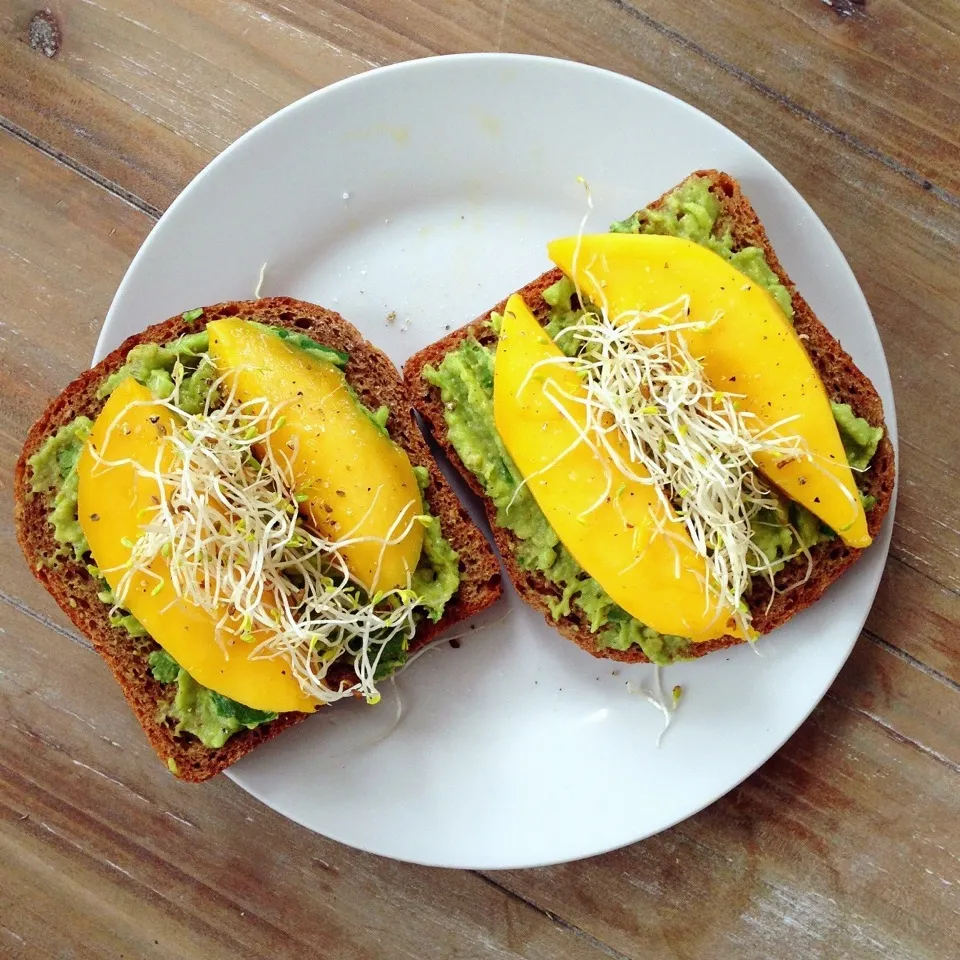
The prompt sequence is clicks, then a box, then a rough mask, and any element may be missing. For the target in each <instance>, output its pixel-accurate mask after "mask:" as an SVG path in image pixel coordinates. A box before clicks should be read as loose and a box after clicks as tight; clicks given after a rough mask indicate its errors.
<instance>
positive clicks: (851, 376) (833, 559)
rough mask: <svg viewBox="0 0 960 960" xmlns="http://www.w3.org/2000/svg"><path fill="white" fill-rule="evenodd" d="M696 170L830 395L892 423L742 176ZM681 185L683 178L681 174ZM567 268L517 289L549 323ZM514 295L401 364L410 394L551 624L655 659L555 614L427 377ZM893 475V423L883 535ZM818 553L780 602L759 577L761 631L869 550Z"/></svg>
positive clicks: (583, 641) (874, 491)
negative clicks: (780, 255)
mask: <svg viewBox="0 0 960 960" xmlns="http://www.w3.org/2000/svg"><path fill="white" fill-rule="evenodd" d="M694 177H701V178H705V179H708V180H709V181H710V190H711V192H713V193H714V194H715V195H716V197H717V198H718V199H719V200H720V215H719V218H718V226H719V229H720V231H721V232H722V231H724V230H726V229H727V228H729V230H730V232H731V235H732V237H733V246H734V249H741V248H743V247H748V246H753V247H759V248H760V249H761V250H763V253H764V257H765V259H766V261H767V263H768V264H769V266H770V268H771V270H773V272H774V273H775V274H776V275H777V277H778V278H779V280H780V282H781V283H782V284H783V285H784V287H785V288H786V289H787V290H788V291H789V293H790V296H791V299H792V301H793V309H794V328H795V329H796V331H797V332H798V333H799V334H800V335H801V337H803V339H804V342H805V345H806V348H807V352H808V353H809V355H810V357H811V359H812V360H813V363H814V365H815V366H816V368H817V371H818V372H819V374H820V377H821V379H822V380H823V382H824V385H825V386H826V389H827V393H828V394H829V395H830V398H831V400H833V401H835V402H838V403H849V404H850V406H851V407H852V408H853V411H854V412H855V413H856V414H857V416H860V417H863V418H865V419H866V420H867V421H868V422H869V423H870V424H871V425H872V426H884V419H883V404H882V402H881V400H880V397H879V395H878V394H877V391H876V389H875V388H874V386H873V384H872V383H871V382H870V380H869V379H868V378H867V377H866V376H865V375H864V374H863V373H862V372H861V371H860V369H859V368H858V367H857V366H856V364H855V363H854V362H853V360H852V359H851V357H850V355H849V354H848V353H847V352H846V351H845V350H844V349H843V348H842V347H841V346H840V343H839V342H838V341H837V340H836V338H835V337H833V335H832V334H831V333H830V332H829V330H827V328H826V327H825V326H824V325H823V324H822V323H821V322H820V320H818V319H817V317H816V315H815V314H814V312H813V310H812V309H811V308H810V305H809V304H808V303H807V301H806V300H804V299H803V297H802V296H801V294H800V292H799V291H798V290H797V288H796V286H795V285H794V283H793V282H792V281H791V280H790V278H789V277H788V276H787V274H786V272H785V271H784V269H783V267H782V265H781V264H780V261H779V259H777V255H776V253H775V252H774V250H773V247H772V246H771V245H770V240H769V238H768V237H767V234H766V231H765V230H764V228H763V224H762V223H761V222H760V218H759V217H758V216H757V213H756V211H755V210H754V209H753V207H752V206H751V204H750V202H749V200H747V198H746V197H745V196H744V194H743V192H742V190H741V189H740V185H739V184H738V183H737V181H736V180H735V179H734V178H733V177H731V176H729V175H728V174H726V173H722V172H721V171H719V170H698V171H696V172H695V173H692V174H691V175H690V177H688V178H686V179H685V180H684V181H683V183H686V182H687V180H689V179H692V178H694ZM678 186H682V183H681V184H678ZM676 189H677V187H674V188H672V189H671V190H668V191H667V192H666V193H665V194H664V195H663V196H661V197H660V198H659V199H658V200H657V201H656V202H654V203H652V204H650V206H651V207H652V208H654V209H656V208H658V207H660V206H662V205H663V203H664V202H665V200H666V198H667V197H668V196H669V195H670V194H671V193H673V191H674V190H676ZM562 276H563V274H562V272H561V271H560V270H559V269H556V268H555V269H553V270H548V271H547V272H546V273H544V274H542V275H541V276H539V277H537V279H536V280H534V281H532V282H531V283H528V284H527V285H526V286H525V287H522V288H521V289H520V290H518V291H517V292H518V293H519V294H520V295H521V296H522V297H523V299H524V301H525V302H526V304H527V306H529V307H530V309H531V310H532V311H533V313H534V316H535V317H536V318H537V320H538V321H539V322H540V323H541V324H545V323H546V322H547V321H548V319H549V312H550V311H549V306H548V305H547V304H546V302H545V301H544V299H543V296H542V294H543V291H544V290H545V289H546V288H547V287H549V286H551V285H552V284H553V283H555V282H556V281H557V280H559V279H560V278H561V277H562ZM507 299H509V298H504V299H503V300H501V301H500V303H498V304H497V305H496V306H494V307H492V308H491V309H490V310H488V311H487V312H486V313H484V314H482V315H481V316H479V317H477V318H476V320H473V321H471V322H470V323H468V324H466V325H465V326H463V327H461V328H459V329H457V330H454V331H453V332H452V333H450V334H448V335H447V336H445V337H444V338H443V339H441V340H438V341H436V342H435V343H432V344H430V345H429V346H427V347H425V348H424V349H423V350H421V351H420V352H419V353H416V354H414V355H413V356H412V357H411V358H410V359H409V360H408V361H407V362H406V364H405V365H404V368H403V374H404V379H405V380H406V382H407V388H408V391H409V394H410V396H411V398H412V399H413V402H414V405H415V406H416V408H417V410H418V411H419V413H420V414H421V415H422V416H423V418H424V419H425V420H426V421H427V423H428V424H429V426H430V429H431V431H432V433H433V435H434V438H435V439H436V441H437V443H438V444H439V445H440V447H441V448H442V449H443V452H444V454H446V456H447V457H448V459H449V460H450V462H451V463H452V464H453V465H454V467H455V468H456V469H457V471H458V472H459V473H460V475H461V476H462V477H463V478H464V480H465V481H466V483H467V484H468V485H469V486H470V488H471V489H472V490H473V492H474V493H476V494H477V496H478V497H480V499H481V501H482V502H483V505H484V509H485V510H486V514H487V519H488V520H489V523H490V527H491V530H492V531H493V536H494V539H495V541H496V544H497V547H498V549H499V551H500V556H501V558H502V560H503V563H504V566H505V567H506V570H507V573H508V574H509V576H510V579H511V580H512V581H513V584H514V586H515V587H516V589H517V592H518V593H519V594H520V596H521V597H522V598H523V599H524V600H525V601H526V602H527V603H529V604H530V605H531V606H532V607H534V608H535V609H536V610H539V611H540V613H542V614H543V617H544V620H546V622H547V624H548V625H549V626H552V627H554V628H556V629H557V630H559V631H560V633H561V634H563V636H565V637H566V638H567V639H569V640H572V641H573V642H574V643H576V644H577V645H578V646H580V647H582V648H583V649H584V650H586V651H587V652H588V653H590V654H592V655H593V656H595V657H601V658H604V659H608V660H619V661H622V662H625V663H648V662H649V658H648V657H647V656H646V654H644V653H643V651H641V650H640V648H639V647H631V648H630V649H629V650H610V649H606V648H603V649H600V648H598V647H597V644H596V634H594V633H592V632H591V631H590V626H589V621H588V619H587V617H586V616H585V615H584V614H583V612H582V611H580V610H578V609H575V608H573V607H571V612H570V614H569V615H567V616H564V617H561V618H560V619H558V620H557V619H554V617H553V615H552V614H551V612H550V606H549V601H552V600H554V599H556V598H558V597H559V596H560V591H559V590H558V588H557V587H556V585H555V584H552V583H551V582H550V581H549V580H547V578H546V577H544V576H543V575H542V574H540V573H539V572H537V571H531V570H524V569H523V568H522V567H520V565H519V564H518V563H517V560H516V546H517V543H518V540H517V538H516V537H515V536H514V535H513V534H512V533H511V532H510V531H509V530H506V529H505V528H503V527H498V526H497V523H496V510H495V508H494V506H493V504H492V503H491V502H490V500H489V499H488V498H487V497H486V496H485V495H484V492H483V490H482V488H481V487H480V485H479V483H478V482H477V480H476V478H475V477H474V476H473V474H472V473H471V472H470V471H469V470H468V469H467V468H466V467H465V466H464V464H463V461H462V460H461V459H460V457H459V456H458V455H457V452H456V450H454V449H453V447H452V446H451V444H450V443H449V441H448V439H447V432H446V423H445V420H444V416H443V403H442V401H441V399H440V391H439V390H438V389H437V388H436V387H434V386H433V385H432V384H430V383H428V382H427V380H425V379H424V377H423V368H424V367H425V366H426V365H427V364H431V365H433V366H437V365H438V364H439V363H440V362H441V361H442V360H443V357H444V356H445V355H446V354H447V353H449V352H450V351H451V350H455V349H456V348H457V347H458V346H459V345H460V344H461V343H462V342H463V341H464V340H465V339H467V338H468V337H471V336H473V337H476V339H477V340H478V341H479V342H480V343H482V344H485V345H492V344H493V343H496V340H497V336H496V334H495V333H494V332H493V331H492V330H491V329H490V327H489V326H488V325H487V321H488V320H489V318H490V314H491V313H494V312H496V313H500V314H502V313H503V311H504V309H505V308H506V303H507ZM894 478H895V464H894V452H893V445H892V444H891V442H890V439H889V437H888V436H887V432H886V430H884V436H883V439H882V440H881V441H880V444H879V446H878V448H877V452H876V454H875V456H874V458H873V461H872V464H871V468H870V470H869V471H868V472H867V473H866V474H865V475H864V476H863V478H862V481H861V484H862V485H861V489H862V490H863V492H864V493H866V494H870V495H872V496H874V497H876V500H877V502H876V505H875V506H874V508H873V509H872V510H871V511H870V512H869V513H868V514H867V526H868V528H869V531H870V535H871V536H874V537H875V536H876V535H877V532H878V531H879V529H880V525H881V523H882V522H883V518H884V516H886V513H887V510H888V509H889V508H890V503H891V501H892V499H893V490H894ZM811 553H812V557H813V574H812V576H811V577H810V579H808V580H807V581H806V582H805V583H801V581H802V580H803V578H804V576H805V574H806V570H807V560H806V559H805V558H803V557H800V558H798V559H796V560H793V561H791V562H790V563H788V564H787V565H786V566H785V567H784V569H783V570H782V571H781V572H780V573H779V574H778V575H777V577H776V584H777V588H778V590H779V591H780V592H779V593H777V594H776V595H775V596H774V597H773V601H772V603H771V599H770V593H771V590H770V587H769V585H768V584H765V583H763V582H761V581H759V580H757V581H755V582H754V584H753V587H752V589H751V592H750V595H749V597H748V598H747V599H748V603H749V606H750V610H751V613H752V614H753V625H754V627H755V628H756V629H757V630H758V631H759V632H760V633H761V634H766V633H770V632H771V631H772V630H774V629H776V628H777V627H779V626H781V625H782V624H784V623H786V622H787V621H788V620H789V619H790V618H791V617H793V616H795V615H796V614H798V613H799V612H800V611H801V610H804V609H806V608H807V607H809V606H810V605H811V604H813V603H815V602H816V601H817V600H818V599H819V598H820V597H821V596H822V595H823V592H824V591H825V590H826V589H827V587H829V586H830V584H832V583H834V582H835V581H836V580H837V579H838V578H839V577H840V576H841V575H842V574H843V573H844V571H845V570H846V569H847V568H848V567H849V566H850V565H851V564H852V563H853V562H854V561H855V560H856V559H857V558H858V557H859V556H860V554H861V553H862V551H861V550H859V549H857V548H854V547H848V546H846V545H845V544H843V543H841V542H840V541H839V540H835V541H832V542H828V543H822V544H818V545H817V546H816V547H814V548H813V550H812V551H811ZM790 588H792V589H790ZM742 642H744V641H742V640H741V639H739V638H737V637H733V636H724V637H720V638H718V639H716V640H710V641H708V642H705V643H698V644H695V645H694V647H693V653H694V654H695V655H696V656H704V655H706V654H708V653H712V652H713V651H715V650H722V649H724V648H726V647H730V646H733V645H734V644H737V643H742Z"/></svg>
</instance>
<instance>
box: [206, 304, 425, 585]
mask: <svg viewBox="0 0 960 960" xmlns="http://www.w3.org/2000/svg"><path fill="white" fill-rule="evenodd" d="M207 330H208V331H209V333H210V355H211V357H213V359H214V361H215V363H216V365H217V369H218V371H219V372H220V373H221V374H224V373H230V374H231V377H230V381H231V383H232V385H233V386H234V387H235V389H236V394H237V398H238V400H240V401H248V400H258V399H263V400H266V401H268V402H269V403H270V404H271V406H278V405H282V407H283V409H282V415H283V417H284V419H285V422H284V424H283V426H282V427H281V428H280V429H279V430H277V431H276V432H275V433H274V434H273V435H272V436H271V438H270V443H271V445H272V447H273V449H274V451H275V452H280V453H283V454H284V455H286V456H288V457H290V456H291V451H292V463H293V469H294V471H295V473H296V476H297V492H298V493H300V494H302V495H304V496H305V497H306V499H305V500H304V502H303V503H302V504H301V506H300V509H301V512H303V513H304V514H305V515H306V516H307V517H308V518H309V521H310V523H311V525H312V526H313V527H314V528H315V529H316V530H318V531H319V532H320V533H321V534H322V535H323V536H326V537H328V538H330V539H333V540H336V539H347V538H359V537H369V538H374V539H373V540H372V541H371V542H367V543H357V544H354V545H353V546H349V547H345V548H344V549H343V551H342V552H343V556H344V559H345V560H346V562H347V566H348V568H349V569H350V573H351V574H352V575H353V576H354V577H355V578H356V579H357V580H358V581H359V582H360V583H361V584H363V586H364V587H366V588H367V589H368V590H370V591H371V592H373V591H376V590H391V589H393V588H395V587H406V586H408V584H409V581H410V575H411V574H412V573H413V571H414V570H415V569H416V567H417V562H418V560H419V559H420V551H421V550H422V548H423V526H422V525H421V524H420V523H416V522H414V523H412V524H411V521H412V520H413V518H414V517H415V516H417V514H419V513H420V511H421V497H420V488H419V487H418V486H417V479H416V476H415V475H414V472H413V467H412V466H411V465H410V461H409V459H408V458H407V455H406V453H405V452H404V451H403V450H402V449H401V448H400V447H399V446H397V444H395V443H394V442H393V441H392V440H391V439H390V438H389V437H387V436H385V435H384V434H383V433H382V432H381V431H380V430H379V429H377V427H376V426H375V425H374V424H373V423H372V422H371V420H370V418H369V417H368V416H367V415H366V414H365V413H364V412H363V410H361V408H360V405H359V403H358V402H357V401H356V400H355V399H354V398H353V397H352V396H351V394H350V391H349V389H348V388H347V382H346V379H345V377H344V375H343V372H342V371H341V370H340V369H339V368H338V367H336V366H334V365H333V364H332V363H328V362H326V361H324V360H321V359H319V358H317V357H312V356H310V354H308V353H307V352H306V351H304V350H301V349H299V348H298V347H294V346H291V345H290V344H287V343H285V342H284V341H283V340H281V339H280V337H277V336H275V335H274V334H271V333H268V332H266V331H264V330H260V329H258V328H257V327H256V326H254V325H253V324H250V323H247V322H245V321H243V320H238V319H233V318H231V319H227V320H215V321H214V322H212V323H210V324H209V325H208V326H207ZM404 531H406V534H405V535H404V536H403V537H402V539H400V540H399V542H398V543H395V544H393V545H391V546H388V547H384V546H383V541H384V540H385V539H388V538H389V539H390V540H396V539H397V538H398V537H400V535H401V534H403V533H404ZM376 541H379V542H376Z"/></svg>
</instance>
